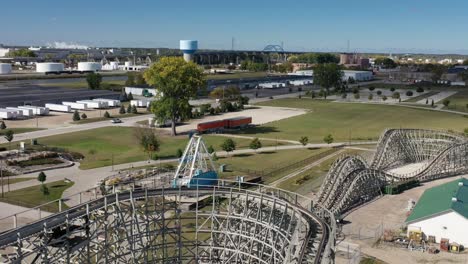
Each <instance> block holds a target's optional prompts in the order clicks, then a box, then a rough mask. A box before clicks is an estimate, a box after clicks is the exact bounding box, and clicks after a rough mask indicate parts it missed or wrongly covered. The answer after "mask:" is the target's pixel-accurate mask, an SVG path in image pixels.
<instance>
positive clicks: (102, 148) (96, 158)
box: [38, 127, 280, 169]
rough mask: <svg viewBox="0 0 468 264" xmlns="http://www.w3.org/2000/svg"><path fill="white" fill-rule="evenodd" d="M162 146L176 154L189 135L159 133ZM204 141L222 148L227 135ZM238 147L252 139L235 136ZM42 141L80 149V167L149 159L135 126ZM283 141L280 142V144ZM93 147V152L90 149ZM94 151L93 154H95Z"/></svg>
mask: <svg viewBox="0 0 468 264" xmlns="http://www.w3.org/2000/svg"><path fill="white" fill-rule="evenodd" d="M159 138H160V139H161V146H160V151H159V152H158V153H157V154H158V156H159V157H160V158H174V157H176V153H177V149H181V150H184V149H185V146H186V144H187V142H188V137H187V136H186V135H184V136H177V137H170V136H166V135H160V137H159ZM203 138H204V140H205V142H206V144H207V146H209V145H212V146H213V148H214V149H215V150H221V147H220V145H221V143H222V142H223V141H224V140H225V139H226V138H225V137H220V136H213V135H205V136H204V137H203ZM233 140H234V141H235V142H236V144H237V148H238V149H241V148H248V146H249V144H250V141H251V140H249V139H237V138H235V139H233ZM38 142H39V144H42V145H47V146H54V147H60V148H65V149H68V150H69V151H74V152H79V153H82V154H83V155H84V156H85V159H84V160H82V161H81V162H80V163H81V166H80V168H81V169H91V168H97V167H103V166H110V165H112V155H113V157H114V164H122V163H128V162H136V161H141V160H146V159H148V156H147V154H146V153H144V152H143V151H142V149H141V148H140V146H139V145H138V143H137V140H136V138H135V136H134V128H131V127H104V128H98V129H92V130H86V131H80V132H74V133H68V134H62V135H56V136H51V137H44V138H40V139H39V140H38ZM262 144H263V145H264V146H272V145H273V146H274V145H275V144H276V142H275V141H264V142H262ZM279 144H280V143H279ZM91 150H93V151H91ZM93 152H95V153H94V154H92V153H93Z"/></svg>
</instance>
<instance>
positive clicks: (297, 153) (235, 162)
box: [216, 148, 327, 183]
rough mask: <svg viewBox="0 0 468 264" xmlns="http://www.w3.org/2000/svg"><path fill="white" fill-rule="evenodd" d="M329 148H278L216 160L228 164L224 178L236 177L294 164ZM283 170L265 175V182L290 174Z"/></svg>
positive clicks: (218, 162) (219, 163)
mask: <svg viewBox="0 0 468 264" xmlns="http://www.w3.org/2000/svg"><path fill="white" fill-rule="evenodd" d="M326 150H327V149H307V148H303V149H302V148H301V149H288V150H278V151H271V152H259V153H252V154H238V155H234V156H229V157H222V158H219V159H218V160H217V161H216V164H217V166H218V167H219V165H221V164H226V165H227V171H226V172H223V173H221V175H220V176H221V177H222V178H230V179H231V178H232V179H233V178H235V176H246V175H249V171H252V172H251V173H250V175H252V174H254V172H253V171H255V172H259V173H261V172H263V173H269V172H271V171H274V170H275V169H278V168H282V167H285V166H287V165H290V164H293V163H295V162H298V161H301V160H304V159H306V158H309V157H311V156H314V155H317V154H320V153H321V152H324V151H326ZM293 170H294V169H291V170H288V171H282V172H280V173H275V174H272V175H269V176H268V177H266V178H265V177H264V178H263V181H264V182H265V183H270V182H273V181H275V180H277V179H278V178H280V177H281V176H284V175H286V174H288V173H289V172H290V171H293Z"/></svg>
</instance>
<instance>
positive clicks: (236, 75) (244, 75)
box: [206, 72, 267, 80]
mask: <svg viewBox="0 0 468 264" xmlns="http://www.w3.org/2000/svg"><path fill="white" fill-rule="evenodd" d="M266 76H267V73H266V72H238V73H232V74H207V75H206V79H208V80H225V79H241V78H257V77H266Z"/></svg>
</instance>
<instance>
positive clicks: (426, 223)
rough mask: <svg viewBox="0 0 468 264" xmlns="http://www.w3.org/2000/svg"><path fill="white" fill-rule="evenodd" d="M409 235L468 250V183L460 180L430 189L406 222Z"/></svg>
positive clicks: (465, 180)
mask: <svg viewBox="0 0 468 264" xmlns="http://www.w3.org/2000/svg"><path fill="white" fill-rule="evenodd" d="M406 224H407V226H408V234H410V233H411V232H421V233H422V236H423V238H424V239H426V240H433V241H435V242H436V243H440V242H441V240H442V241H447V240H448V241H449V243H458V244H460V245H463V246H465V247H468V228H467V227H468V180H467V179H464V178H462V179H457V180H455V181H452V182H449V183H445V184H442V185H439V186H436V187H433V188H431V189H428V190H426V191H425V192H424V193H423V195H422V196H421V198H420V199H419V201H418V203H417V204H416V206H415V207H414V209H413V211H412V212H411V214H410V216H409V217H408V218H407V219H406Z"/></svg>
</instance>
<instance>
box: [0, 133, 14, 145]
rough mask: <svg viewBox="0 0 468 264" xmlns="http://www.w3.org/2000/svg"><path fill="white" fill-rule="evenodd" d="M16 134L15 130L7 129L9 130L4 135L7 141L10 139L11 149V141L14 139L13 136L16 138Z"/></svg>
mask: <svg viewBox="0 0 468 264" xmlns="http://www.w3.org/2000/svg"><path fill="white" fill-rule="evenodd" d="M14 134H15V133H14V132H13V130H7V131H6V132H5V135H4V136H3V137H4V138H5V139H6V141H8V148H9V149H11V141H12V140H13V138H14Z"/></svg>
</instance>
